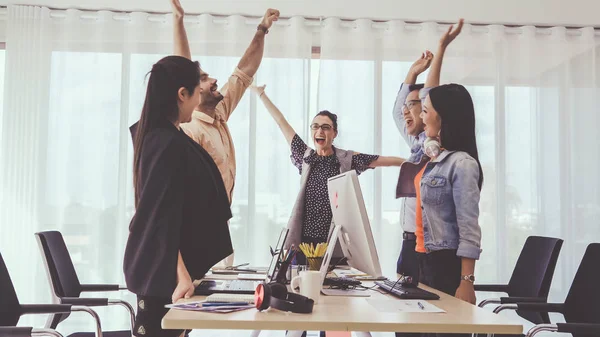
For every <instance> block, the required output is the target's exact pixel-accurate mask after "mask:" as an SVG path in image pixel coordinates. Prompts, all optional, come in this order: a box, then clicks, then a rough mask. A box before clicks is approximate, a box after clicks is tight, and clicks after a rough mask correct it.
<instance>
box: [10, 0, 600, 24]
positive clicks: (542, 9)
mask: <svg viewBox="0 0 600 337" xmlns="http://www.w3.org/2000/svg"><path fill="white" fill-rule="evenodd" d="M181 1H182V4H183V6H184V7H185V8H186V10H187V11H188V12H190V13H211V14H243V15H262V14H263V13H264V10H265V9H266V8H267V7H274V8H278V9H280V10H281V13H282V15H283V16H293V15H301V16H309V17H320V16H324V17H329V16H335V17H342V18H368V19H381V20H388V19H402V20H407V21H410V20H415V21H442V22H451V21H456V19H457V18H459V17H464V18H465V19H466V20H467V22H470V23H502V24H536V25H562V26H564V25H567V26H569V25H575V26H598V27H600V15H599V14H598V13H600V1H598V0H569V1H567V0H504V1H497V0H495V1H494V0H428V1H416V0H413V1H407V0H209V1H207V0H181ZM8 3H15V4H29V5H32V4H36V5H43V6H47V7H51V8H69V7H73V8H80V9H113V10H125V11H131V10H142V11H157V12H165V11H168V10H169V9H170V7H169V1H168V0H127V1H123V0H0V4H2V5H6V4H8Z"/></svg>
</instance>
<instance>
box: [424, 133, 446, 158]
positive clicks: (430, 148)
mask: <svg viewBox="0 0 600 337" xmlns="http://www.w3.org/2000/svg"><path fill="white" fill-rule="evenodd" d="M423 151H424V152H425V154H426V155H427V157H429V158H435V157H437V156H439V154H440V152H442V145H441V144H440V141H439V140H438V139H437V138H430V137H427V139H425V142H423Z"/></svg>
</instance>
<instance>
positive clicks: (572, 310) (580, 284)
mask: <svg viewBox="0 0 600 337" xmlns="http://www.w3.org/2000/svg"><path fill="white" fill-rule="evenodd" d="M564 317H565V321H566V322H567V323H595V324H600V243H592V244H590V245H589V246H588V247H587V249H586V250H585V254H584V255H583V258H582V259H581V263H580V264H579V268H578V269H577V273H576V274H575V278H573V283H572V284H571V288H570V289H569V293H568V294H567V298H566V299H565V309H564ZM573 336H576V337H577V335H573ZM581 337H583V336H581Z"/></svg>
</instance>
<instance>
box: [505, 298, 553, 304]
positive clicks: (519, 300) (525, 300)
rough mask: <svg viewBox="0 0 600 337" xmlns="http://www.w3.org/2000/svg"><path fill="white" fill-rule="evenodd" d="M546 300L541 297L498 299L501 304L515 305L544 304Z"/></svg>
mask: <svg viewBox="0 0 600 337" xmlns="http://www.w3.org/2000/svg"><path fill="white" fill-rule="evenodd" d="M547 301H548V299H546V298H543V297H510V296H509V297H500V303H501V304H509V303H511V304H515V303H546V302H547Z"/></svg>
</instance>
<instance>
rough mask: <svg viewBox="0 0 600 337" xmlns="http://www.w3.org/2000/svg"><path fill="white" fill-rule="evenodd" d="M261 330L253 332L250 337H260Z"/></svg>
mask: <svg viewBox="0 0 600 337" xmlns="http://www.w3.org/2000/svg"><path fill="white" fill-rule="evenodd" d="M260 332H261V330H252V333H251V334H250V337H258V335H260Z"/></svg>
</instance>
